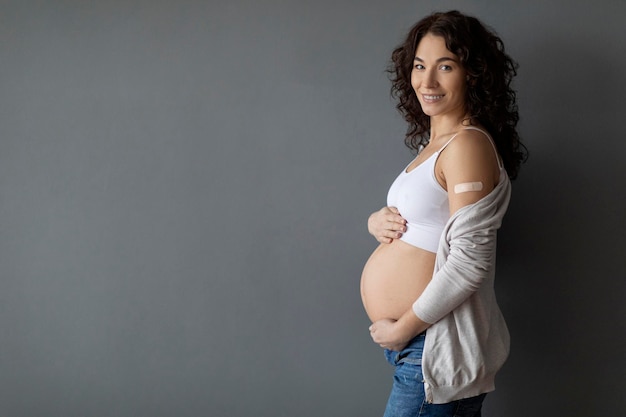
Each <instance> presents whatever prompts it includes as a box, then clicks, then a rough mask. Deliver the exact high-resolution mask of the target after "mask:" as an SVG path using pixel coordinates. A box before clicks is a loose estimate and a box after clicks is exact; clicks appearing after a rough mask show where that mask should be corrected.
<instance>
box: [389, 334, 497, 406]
mask: <svg viewBox="0 0 626 417" xmlns="http://www.w3.org/2000/svg"><path fill="white" fill-rule="evenodd" d="M425 340H426V333H422V334H420V335H419V336H416V337H415V338H414V339H413V340H411V341H410V342H409V344H408V345H407V346H406V347H405V348H404V349H403V350H402V351H400V352H396V351H392V350H388V349H385V357H386V358H387V361H389V363H391V364H392V365H394V366H395V368H396V370H395V373H394V376H393V388H392V389H391V394H390V395H389V401H388V402H387V408H386V409H385V415H384V417H480V409H481V407H482V404H483V400H484V399H485V396H486V394H481V395H478V396H476V397H472V398H465V399H462V400H457V401H453V402H450V403H447V404H429V403H427V402H426V395H425V393H424V382H423V380H424V377H423V376H422V352H423V351H424V341H425Z"/></svg>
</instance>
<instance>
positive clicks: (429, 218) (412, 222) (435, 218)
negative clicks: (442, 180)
mask: <svg viewBox="0 0 626 417" xmlns="http://www.w3.org/2000/svg"><path fill="white" fill-rule="evenodd" d="M465 129H473V130H478V131H480V132H482V133H484V134H485V135H486V136H487V138H489V141H490V142H491V145H492V146H493V148H494V150H495V151H496V155H497V150H496V147H495V145H494V143H493V141H492V140H491V137H490V136H489V134H487V132H485V131H483V130H481V129H478V128H476V127H472V126H468V127H466V128H465ZM457 135H458V133H457ZM455 137H456V135H454V136H452V137H451V138H450V140H449V141H448V142H446V144H445V145H443V146H442V147H441V149H439V150H438V151H437V152H435V153H434V154H432V155H431V156H430V157H429V158H428V159H426V160H425V161H423V162H422V163H421V164H419V165H418V166H417V167H415V168H414V169H413V170H411V171H410V172H407V171H406V170H407V168H408V166H407V167H406V168H405V169H403V170H402V172H401V173H400V175H398V177H397V178H396V180H395V181H394V182H393V184H391V187H390V188H389V192H388V193H387V206H389V207H396V208H397V209H398V211H399V212H400V215H401V216H402V217H404V219H405V220H406V221H407V225H406V226H407V230H406V232H404V234H403V235H402V237H401V238H400V240H403V241H405V242H407V243H409V244H411V245H413V246H417V247H418V248H421V249H424V250H427V251H430V252H437V247H438V245H439V239H440V238H441V234H442V233H443V229H444V227H445V225H446V223H447V222H448V219H449V218H450V208H449V204H448V192H447V191H446V190H445V189H443V187H442V186H441V185H440V184H439V182H437V178H436V177H435V163H436V162H437V157H438V156H439V154H440V153H441V152H442V151H443V150H444V149H445V148H446V146H448V144H449V143H450V142H452V140H453V139H454V138H455ZM498 163H499V165H500V175H503V173H502V170H503V169H504V168H503V166H502V164H501V163H500V158H498ZM409 165H410V164H409ZM504 175H506V174H504Z"/></svg>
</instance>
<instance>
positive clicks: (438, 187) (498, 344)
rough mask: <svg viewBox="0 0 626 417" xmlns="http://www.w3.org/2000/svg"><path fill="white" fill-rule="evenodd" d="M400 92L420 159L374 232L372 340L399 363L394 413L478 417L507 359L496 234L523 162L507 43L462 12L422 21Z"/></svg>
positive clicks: (401, 73) (389, 410)
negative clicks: (497, 293) (496, 281)
mask: <svg viewBox="0 0 626 417" xmlns="http://www.w3.org/2000/svg"><path fill="white" fill-rule="evenodd" d="M390 73H391V75H392V77H391V80H392V83H393V85H392V92H393V94H394V96H395V97H396V98H397V99H398V102H399V103H398V105H397V108H398V109H399V110H400V112H401V113H402V114H403V116H404V118H405V120H406V121H407V122H408V124H409V128H408V131H407V136H406V139H405V142H406V144H407V146H409V148H411V149H413V150H414V151H416V152H417V157H416V158H415V159H414V160H413V161H412V162H411V163H409V164H408V166H407V167H406V168H405V169H403V170H402V172H400V175H399V176H398V177H397V179H396V180H395V182H394V183H393V184H392V185H391V188H390V189H389V193H388V195H387V207H383V208H382V209H381V210H379V211H377V212H375V213H373V214H372V215H371V216H370V218H369V220H368V229H369V231H370V233H371V234H372V235H374V237H376V239H377V240H378V241H379V242H380V245H379V246H378V247H377V248H376V250H375V251H374V252H373V253H372V255H371V256H370V258H369V260H368V261H367V263H366V265H365V268H364V270H363V275H362V277H361V295H362V299H363V305H364V307H365V310H366V312H367V314H368V316H369V318H370V320H371V321H372V325H371V326H370V329H369V330H370V333H371V336H372V339H373V340H374V342H376V343H378V344H379V345H380V346H381V347H383V348H384V349H385V356H386V358H387V360H388V361H389V362H390V363H391V364H392V365H394V366H395V375H394V383H393V387H392V390H391V395H390V397H389V401H388V403H387V407H386V410H385V417H392V416H394V417H395V416H439V417H444V416H446V417H447V416H449V417H452V416H455V417H465V416H467V417H475V416H480V410H481V406H482V402H483V399H484V397H485V395H486V393H487V392H490V391H492V390H493V389H494V377H495V374H496V372H497V371H498V370H499V369H500V367H501V366H502V364H503V363H504V361H505V360H506V357H507V355H508V351H509V334H508V331H507V327H506V324H505V322H504V319H503V317H502V314H501V312H500V309H499V308H498V305H497V303H496V298H495V293H494V288H493V285H494V275H495V248H496V233H497V230H498V228H499V227H500V223H501V220H502V217H503V216H504V213H505V212H506V209H507V206H508V202H509V197H510V188H511V184H510V179H513V178H515V176H516V174H517V171H518V168H519V165H520V164H521V162H522V161H523V160H524V158H525V156H526V155H525V148H524V147H523V145H522V144H521V143H520V141H519V137H518V134H517V131H516V124H517V121H518V112H517V106H516V103H515V93H514V91H513V90H512V89H511V85H510V84H511V80H512V78H513V77H514V76H515V63H514V61H513V60H512V59H511V58H510V57H509V56H508V55H507V54H506V53H505V52H504V46H503V44H502V41H501V40H500V38H499V37H498V36H497V35H496V34H495V33H493V32H492V31H491V30H489V29H487V28H486V27H485V26H484V25H483V24H482V23H481V22H480V21H479V20H477V19H475V18H473V17H469V16H466V15H463V14H461V13H459V12H456V11H451V12H447V13H435V14H433V15H431V16H428V17H426V18H424V19H422V20H421V21H419V22H418V23H417V24H416V25H415V26H414V27H413V28H412V29H411V30H410V32H409V34H408V36H407V38H406V40H405V41H404V43H403V44H402V45H401V46H400V47H398V48H397V49H396V50H394V52H393V54H392V66H391V68H390Z"/></svg>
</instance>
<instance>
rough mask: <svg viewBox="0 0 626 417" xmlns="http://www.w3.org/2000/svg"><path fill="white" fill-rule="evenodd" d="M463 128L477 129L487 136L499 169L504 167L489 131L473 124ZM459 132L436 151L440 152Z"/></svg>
mask: <svg viewBox="0 0 626 417" xmlns="http://www.w3.org/2000/svg"><path fill="white" fill-rule="evenodd" d="M463 130H477V131H479V132H480V133H482V134H483V135H485V136H487V139H489V143H490V144H491V147H492V148H493V151H494V152H495V153H496V159H497V160H498V167H500V169H502V168H504V167H503V165H502V161H501V160H500V155H499V154H498V148H497V147H496V144H495V143H494V142H493V139H492V138H491V135H489V133H487V132H485V131H484V130H482V129H479V128H477V127H474V126H466V127H465V128H463ZM459 133H460V132H457V133H455V134H454V135H453V136H452V137H451V138H450V139H449V140H448V141H447V142H446V143H445V144H444V145H443V146H442V147H441V148H440V149H439V150H438V151H437V153H441V152H442V151H443V150H444V149H445V148H446V146H448V145H449V144H450V142H452V141H453V140H454V138H456V136H457V135H458V134H459Z"/></svg>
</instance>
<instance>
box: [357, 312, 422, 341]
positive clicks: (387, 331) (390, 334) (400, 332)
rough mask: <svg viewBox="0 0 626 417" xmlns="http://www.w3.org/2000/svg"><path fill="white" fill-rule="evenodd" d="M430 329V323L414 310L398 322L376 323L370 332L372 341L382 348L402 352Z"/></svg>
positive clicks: (386, 320) (382, 321) (379, 321)
mask: <svg viewBox="0 0 626 417" xmlns="http://www.w3.org/2000/svg"><path fill="white" fill-rule="evenodd" d="M429 327H430V324H429V323H426V322H425V321H423V320H421V319H420V318H419V317H417V316H416V315H415V313H413V309H409V310H407V311H406V312H405V313H404V314H403V315H402V316H401V317H400V318H399V319H398V320H393V319H382V320H378V321H375V322H374V323H372V325H371V326H370V329H369V330H370V336H372V340H373V341H374V342H375V343H378V344H379V345H380V347H382V348H384V349H390V350H395V351H401V350H402V349H404V348H405V347H406V345H407V344H408V343H409V342H410V341H411V339H413V338H414V337H415V336H417V335H418V334H420V333H422V332H424V331H426V329H428V328H429Z"/></svg>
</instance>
